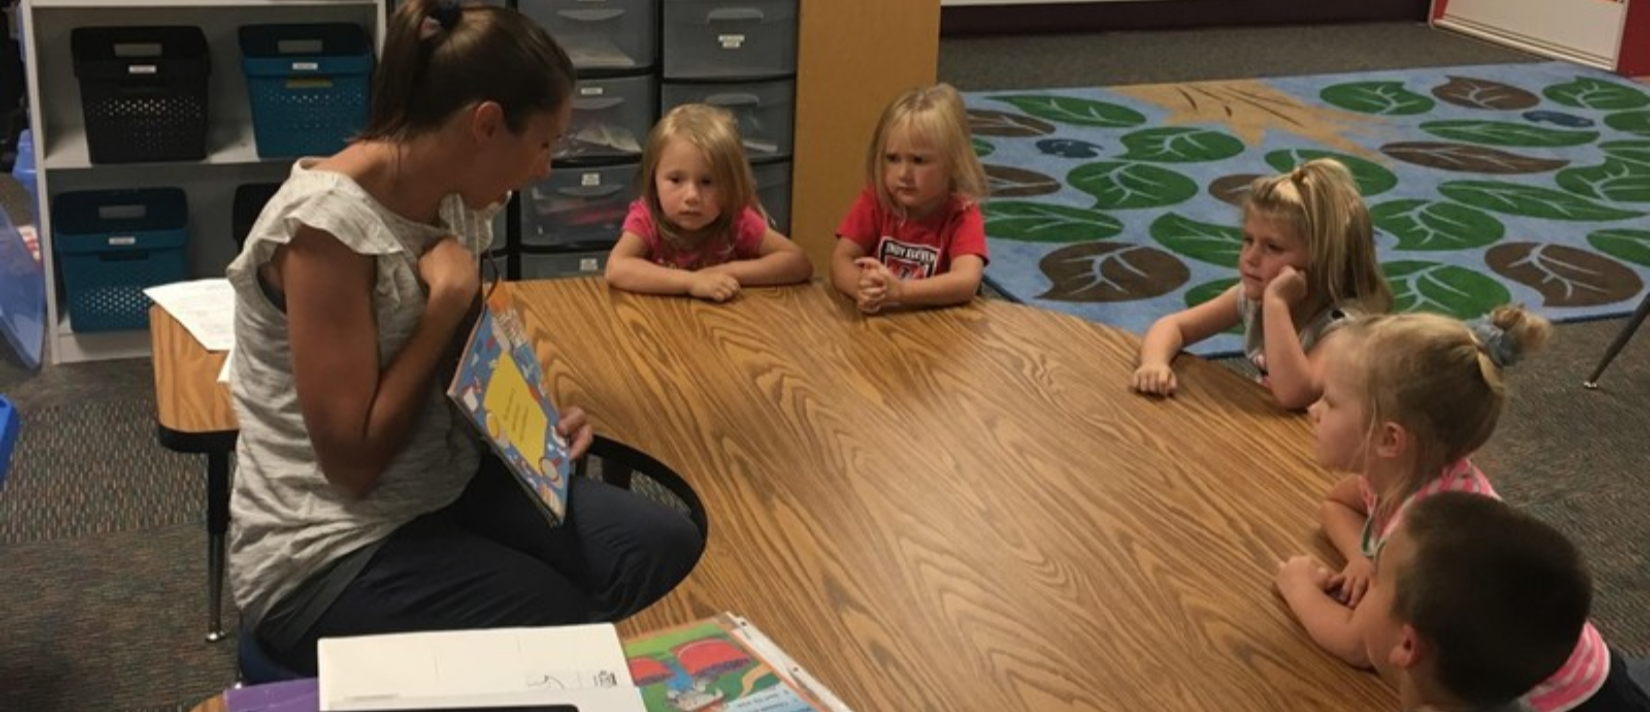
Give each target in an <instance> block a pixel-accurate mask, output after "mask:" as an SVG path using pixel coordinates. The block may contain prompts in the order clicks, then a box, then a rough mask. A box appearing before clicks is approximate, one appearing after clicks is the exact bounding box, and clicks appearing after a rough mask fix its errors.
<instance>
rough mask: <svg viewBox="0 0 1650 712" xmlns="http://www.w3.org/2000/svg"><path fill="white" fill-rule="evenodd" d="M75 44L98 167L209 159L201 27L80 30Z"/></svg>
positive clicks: (208, 66)
mask: <svg viewBox="0 0 1650 712" xmlns="http://www.w3.org/2000/svg"><path fill="white" fill-rule="evenodd" d="M69 43H70V45H71V50H72V52H73V54H74V73H75V76H76V77H78V78H79V80H80V108H81V111H82V112H83V113H84V115H85V119H86V148H87V150H88V151H89V153H90V157H91V161H92V162H93V163H135V162H143V161H198V160H201V159H203V158H206V127H207V91H206V80H207V77H208V76H209V75H210V74H211V73H212V59H211V55H210V54H209V53H208V52H207V48H206V35H205V34H204V33H202V32H201V30H200V28H199V27H182V26H165V27H77V28H75V29H74V30H73V31H72V32H71V33H70V36H69Z"/></svg>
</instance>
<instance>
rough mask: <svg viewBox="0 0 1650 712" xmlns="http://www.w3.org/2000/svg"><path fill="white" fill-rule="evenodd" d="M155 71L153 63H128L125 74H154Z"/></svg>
mask: <svg viewBox="0 0 1650 712" xmlns="http://www.w3.org/2000/svg"><path fill="white" fill-rule="evenodd" d="M156 71H157V70H156V68H155V65H153V64H129V65H126V73H127V74H154V73H156Z"/></svg>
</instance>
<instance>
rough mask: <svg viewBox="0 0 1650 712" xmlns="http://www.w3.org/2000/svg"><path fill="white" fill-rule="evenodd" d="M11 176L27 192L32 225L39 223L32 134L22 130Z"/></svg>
mask: <svg viewBox="0 0 1650 712" xmlns="http://www.w3.org/2000/svg"><path fill="white" fill-rule="evenodd" d="M11 175H12V177H13V178H16V179H17V182H19V183H22V184H23V187H24V188H25V189H27V190H28V191H29V198H30V202H29V209H30V210H32V211H34V212H33V213H31V215H33V217H34V220H33V223H34V224H37V225H38V224H39V223H40V187H39V182H38V181H37V180H36V179H35V176H34V132H33V131H32V130H30V129H23V132H22V133H20V134H18V135H17V161H16V162H14V163H12V165H11Z"/></svg>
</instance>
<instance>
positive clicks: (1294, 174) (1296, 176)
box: [1289, 166, 1306, 184]
mask: <svg viewBox="0 0 1650 712" xmlns="http://www.w3.org/2000/svg"><path fill="white" fill-rule="evenodd" d="M1289 180H1292V181H1294V182H1295V183H1296V184H1300V183H1305V182H1306V167H1305V166H1295V170H1292V171H1290V172H1289Z"/></svg>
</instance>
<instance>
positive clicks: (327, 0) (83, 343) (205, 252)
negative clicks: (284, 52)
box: [18, 0, 385, 363]
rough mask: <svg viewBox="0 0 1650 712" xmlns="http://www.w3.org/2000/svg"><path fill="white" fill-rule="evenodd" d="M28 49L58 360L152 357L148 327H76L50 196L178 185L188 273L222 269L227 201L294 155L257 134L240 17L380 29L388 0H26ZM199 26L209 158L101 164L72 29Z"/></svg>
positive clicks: (279, 175)
mask: <svg viewBox="0 0 1650 712" xmlns="http://www.w3.org/2000/svg"><path fill="white" fill-rule="evenodd" d="M18 14H19V16H20V17H21V18H22V22H23V29H24V33H25V35H26V37H27V46H28V58H27V67H28V84H29V107H30V126H32V127H33V130H34V136H35V165H36V166H38V168H37V179H38V181H39V188H40V195H41V199H42V203H43V204H44V205H43V209H42V210H41V213H42V215H40V216H39V218H38V223H39V228H40V240H41V257H42V258H44V260H45V270H46V274H47V276H48V279H47V281H46V284H47V286H46V344H47V346H46V347H47V350H48V351H49V352H50V358H51V361H52V362H53V363H72V362H77V361H94V360H103V359H114V358H131V357H136V356H146V355H148V353H149V333H148V331H147V330H141V329H140V330H134V331H113V332H89V333H76V332H75V330H74V326H73V324H71V323H70V321H69V315H68V311H67V307H66V304H65V299H64V293H63V282H62V277H61V275H58V274H57V266H56V259H55V254H54V251H53V249H52V239H51V235H52V220H51V205H52V198H53V197H54V196H56V195H58V194H60V193H64V192H68V191H77V190H104V189H114V188H149V187H162V186H167V187H177V188H182V189H183V190H184V191H185V193H187V194H188V197H189V271H190V275H191V276H192V277H196V278H204V277H215V276H222V275H223V272H224V268H225V267H227V266H228V265H229V262H230V260H232V259H234V256H235V243H234V240H233V239H232V237H231V208H232V205H233V198H234V194H235V189H236V188H237V187H239V186H240V185H241V184H243V183H255V182H277V181H280V180H281V179H283V178H284V177H285V176H286V174H287V172H288V171H289V170H291V165H292V159H289V158H278V159H262V158H259V157H258V152H257V150H256V147H255V145H254V143H253V138H252V110H251V106H250V104H249V102H248V98H247V88H246V78H245V76H244V75H243V74H242V72H241V64H240V44H239V41H238V38H237V34H236V33H237V32H238V30H239V28H240V27H241V26H242V25H253V24H269V23H315V22H350V23H354V24H357V25H360V26H362V27H365V28H368V29H369V31H370V32H371V33H372V36H373V38H374V43H375V46H377V45H381V43H382V38H383V36H384V21H385V11H384V0H140V1H138V2H134V1H133V0H24V2H23V5H22V7H21V8H20V10H19V13H18ZM130 25H192V26H196V27H199V28H201V31H202V32H203V33H205V35H206V41H207V45H208V47H209V51H210V53H211V58H212V59H211V61H212V74H211V78H210V79H209V80H208V83H207V92H208V100H207V101H208V110H207V115H208V119H209V121H210V125H209V128H208V131H207V157H206V159H205V160H202V161H182V162H164V163H162V162H157V163H121V164H94V163H92V162H91V160H90V158H89V156H88V153H87V147H86V125H85V120H84V118H83V115H82V114H81V110H80V85H79V82H78V80H77V79H76V78H75V74H74V57H73V55H72V53H71V52H70V46H69V35H70V32H71V31H72V30H73V29H74V28H76V27H98V26H130Z"/></svg>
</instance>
